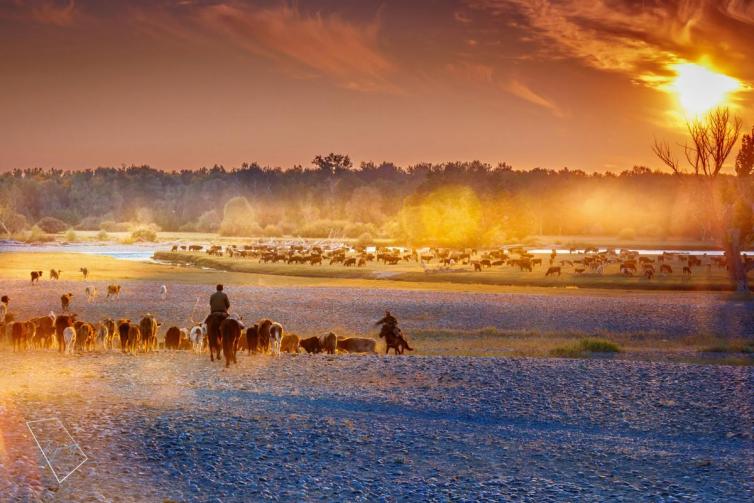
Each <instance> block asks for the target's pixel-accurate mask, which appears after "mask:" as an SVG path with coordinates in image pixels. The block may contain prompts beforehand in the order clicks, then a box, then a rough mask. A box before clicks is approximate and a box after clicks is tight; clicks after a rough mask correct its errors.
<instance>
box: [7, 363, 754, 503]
mask: <svg viewBox="0 0 754 503" xmlns="http://www.w3.org/2000/svg"><path fill="white" fill-rule="evenodd" d="M0 368H1V369H2V373H0V390H2V391H0V424H1V425H2V430H1V431H2V437H1V438H2V442H1V443H0V446H1V447H2V448H0V474H2V475H0V493H2V494H3V495H4V496H3V498H4V499H6V500H8V501H18V500H20V501H32V500H41V501H163V499H166V498H167V499H172V500H177V501H185V500H190V499H196V500H200V501H214V500H216V499H217V498H219V501H250V500H258V499H261V498H269V499H295V500H307V499H323V500H336V499H337V500H351V501H360V500H370V501H373V500H375V499H382V500H387V501H392V500H399V499H413V500H419V501H424V500H428V499H467V500H479V499H485V498H486V499H497V500H499V499H501V498H515V499H517V500H525V501H538V502H541V501H562V500H579V501H607V500H619V499H620V498H623V499H624V500H626V501H637V500H655V501H656V500H664V501H670V500H690V501H727V502H737V501H751V499H752V497H754V482H752V481H754V465H753V464H752V458H751V452H752V449H754V430H753V427H754V403H753V402H752V400H751V383H752V382H754V369H752V368H751V367H727V366H693V365H678V364H660V363H643V362H614V361H612V362H610V361H574V360H534V359H503V360H500V359H494V358H461V357H453V358H440V357H432V358H429V357H426V358H425V357H410V358H407V357H389V358H384V357H358V356H350V357H349V356H338V357H326V356H323V355H317V356H308V355H299V356H283V357H280V358H272V357H264V356H251V357H249V356H245V355H244V356H242V357H241V358H240V364H239V365H238V366H237V367H235V368H232V369H230V370H224V369H222V367H221V366H219V365H217V364H215V365H211V364H210V362H209V361H208V359H207V358H206V356H200V355H193V354H189V353H185V352H183V353H167V352H161V353H155V354H149V355H143V354H141V355H136V356H124V355H120V354H115V353H111V354H87V355H82V356H73V357H63V356H60V355H57V354H55V353H34V354H31V353H30V354H13V353H9V352H3V353H0ZM46 418H59V419H60V420H61V421H62V422H63V423H64V425H65V426H66V427H67V428H68V429H69V430H70V432H71V434H72V435H73V436H74V437H75V439H76V440H77V441H78V443H79V444H80V446H81V447H82V449H83V450H84V452H85V453H86V454H87V456H89V460H88V461H87V462H86V463H85V464H84V465H83V466H82V467H81V468H80V469H79V470H78V471H76V472H75V473H74V474H73V475H71V476H70V477H69V478H68V479H66V480H65V481H64V482H63V483H62V484H57V483H56V482H55V480H54V478H53V477H52V475H51V472H50V470H49V468H46V467H45V463H44V461H43V460H42V458H41V456H40V455H39V451H38V449H37V448H36V447H35V445H34V443H33V441H32V438H31V436H30V434H29V431H28V429H27V428H26V426H25V423H24V422H25V421H29V420H38V419H46ZM7 498H10V499H7Z"/></svg>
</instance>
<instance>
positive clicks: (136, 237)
mask: <svg viewBox="0 0 754 503" xmlns="http://www.w3.org/2000/svg"><path fill="white" fill-rule="evenodd" d="M131 241H149V242H154V241H157V232H155V230H154V229H150V228H149V227H142V228H140V229H136V230H134V231H132V232H131Z"/></svg>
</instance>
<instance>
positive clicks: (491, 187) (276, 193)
mask: <svg viewBox="0 0 754 503" xmlns="http://www.w3.org/2000/svg"><path fill="white" fill-rule="evenodd" d="M720 176H723V177H724V176H727V175H720ZM701 194H703V192H701V189H700V181H699V180H698V179H697V177H693V176H688V175H684V174H670V173H661V172H653V171H651V170H650V169H648V168H645V167H635V168H633V169H632V170H630V171H624V172H622V173H619V174H615V173H610V172H607V173H593V174H588V173H585V172H583V171H579V170H569V169H567V168H564V169H561V170H558V171H553V170H546V169H534V170H530V171H520V170H514V169H513V168H512V167H511V166H510V165H508V164H505V163H502V164H499V165H497V166H492V165H490V164H486V163H482V162H478V161H473V162H447V163H440V164H429V163H422V164H416V165H411V166H408V167H405V168H401V167H398V166H396V165H394V164H392V163H389V162H383V163H380V164H375V163H372V162H365V163H362V164H361V165H360V166H358V167H354V166H353V165H352V163H351V160H350V159H349V158H348V156H346V155H340V154H330V155H327V156H317V157H316V158H315V159H314V160H313V162H312V167H310V168H304V167H302V166H294V167H291V168H288V169H281V168H270V167H262V166H260V165H258V164H256V163H251V164H243V165H242V166H240V167H238V168H234V169H226V168H224V167H223V166H214V167H212V168H202V169H199V170H183V171H178V172H165V171H160V170H157V169H153V168H150V167H149V166H131V167H121V168H104V167H101V168H97V169H94V170H84V171H62V170H58V169H48V170H44V169H26V170H15V171H12V172H8V173H4V174H2V175H0V222H1V223H2V225H0V233H2V232H4V233H11V234H12V233H14V232H18V231H21V230H24V229H29V228H31V227H32V226H34V225H38V224H39V225H40V227H41V225H46V227H47V228H49V229H50V231H52V229H53V228H54V231H56V232H59V231H60V230H61V229H62V228H67V227H73V228H75V229H82V230H100V229H104V230H106V231H114V230H128V228H129V226H133V225H149V226H152V227H153V228H155V229H161V230H165V231H202V232H220V233H222V234H226V235H242V236H283V235H286V236H301V237H328V236H330V237H351V238H359V237H361V238H362V239H365V240H366V239H370V238H377V237H387V238H396V239H399V240H402V241H404V242H406V243H409V244H437V245H473V244H484V243H499V242H502V241H505V240H511V239H520V238H522V237H525V236H529V235H536V234H568V235H583V236H589V235H619V234H621V235H623V237H627V238H630V237H632V236H634V235H637V236H652V237H657V238H663V237H665V236H679V237H688V238H694V239H699V238H701V239H705V238H709V233H710V232H711V230H710V229H706V228H705V226H704V225H703V221H702V219H699V218H695V217H694V215H695V214H702V212H703V211H704V210H705V205H706V202H705V200H704V198H703V197H700V195H701ZM53 221H54V222H53ZM51 222H53V223H54V225H53V224H51ZM700 222H701V224H700ZM43 230H46V229H43Z"/></svg>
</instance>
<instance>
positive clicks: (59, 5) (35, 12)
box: [0, 0, 76, 26]
mask: <svg viewBox="0 0 754 503" xmlns="http://www.w3.org/2000/svg"><path fill="white" fill-rule="evenodd" d="M75 15H76V2H75V0H63V1H56V0H10V1H6V2H0V16H2V17H6V18H9V19H14V20H16V21H22V20H24V19H28V20H32V21H34V22H37V23H41V24H50V25H56V26H68V25H70V24H72V23H73V22H74V19H75Z"/></svg>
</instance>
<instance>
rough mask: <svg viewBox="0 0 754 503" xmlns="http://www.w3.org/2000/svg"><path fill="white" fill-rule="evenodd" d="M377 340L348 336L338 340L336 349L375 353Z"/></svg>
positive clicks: (349, 351)
mask: <svg viewBox="0 0 754 503" xmlns="http://www.w3.org/2000/svg"><path fill="white" fill-rule="evenodd" d="M376 347H377V341H375V340H374V339H366V338H363V337H349V338H347V339H341V340H339V341H338V349H339V350H341V351H345V352H346V353H376V352H377V351H375V348H376Z"/></svg>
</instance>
